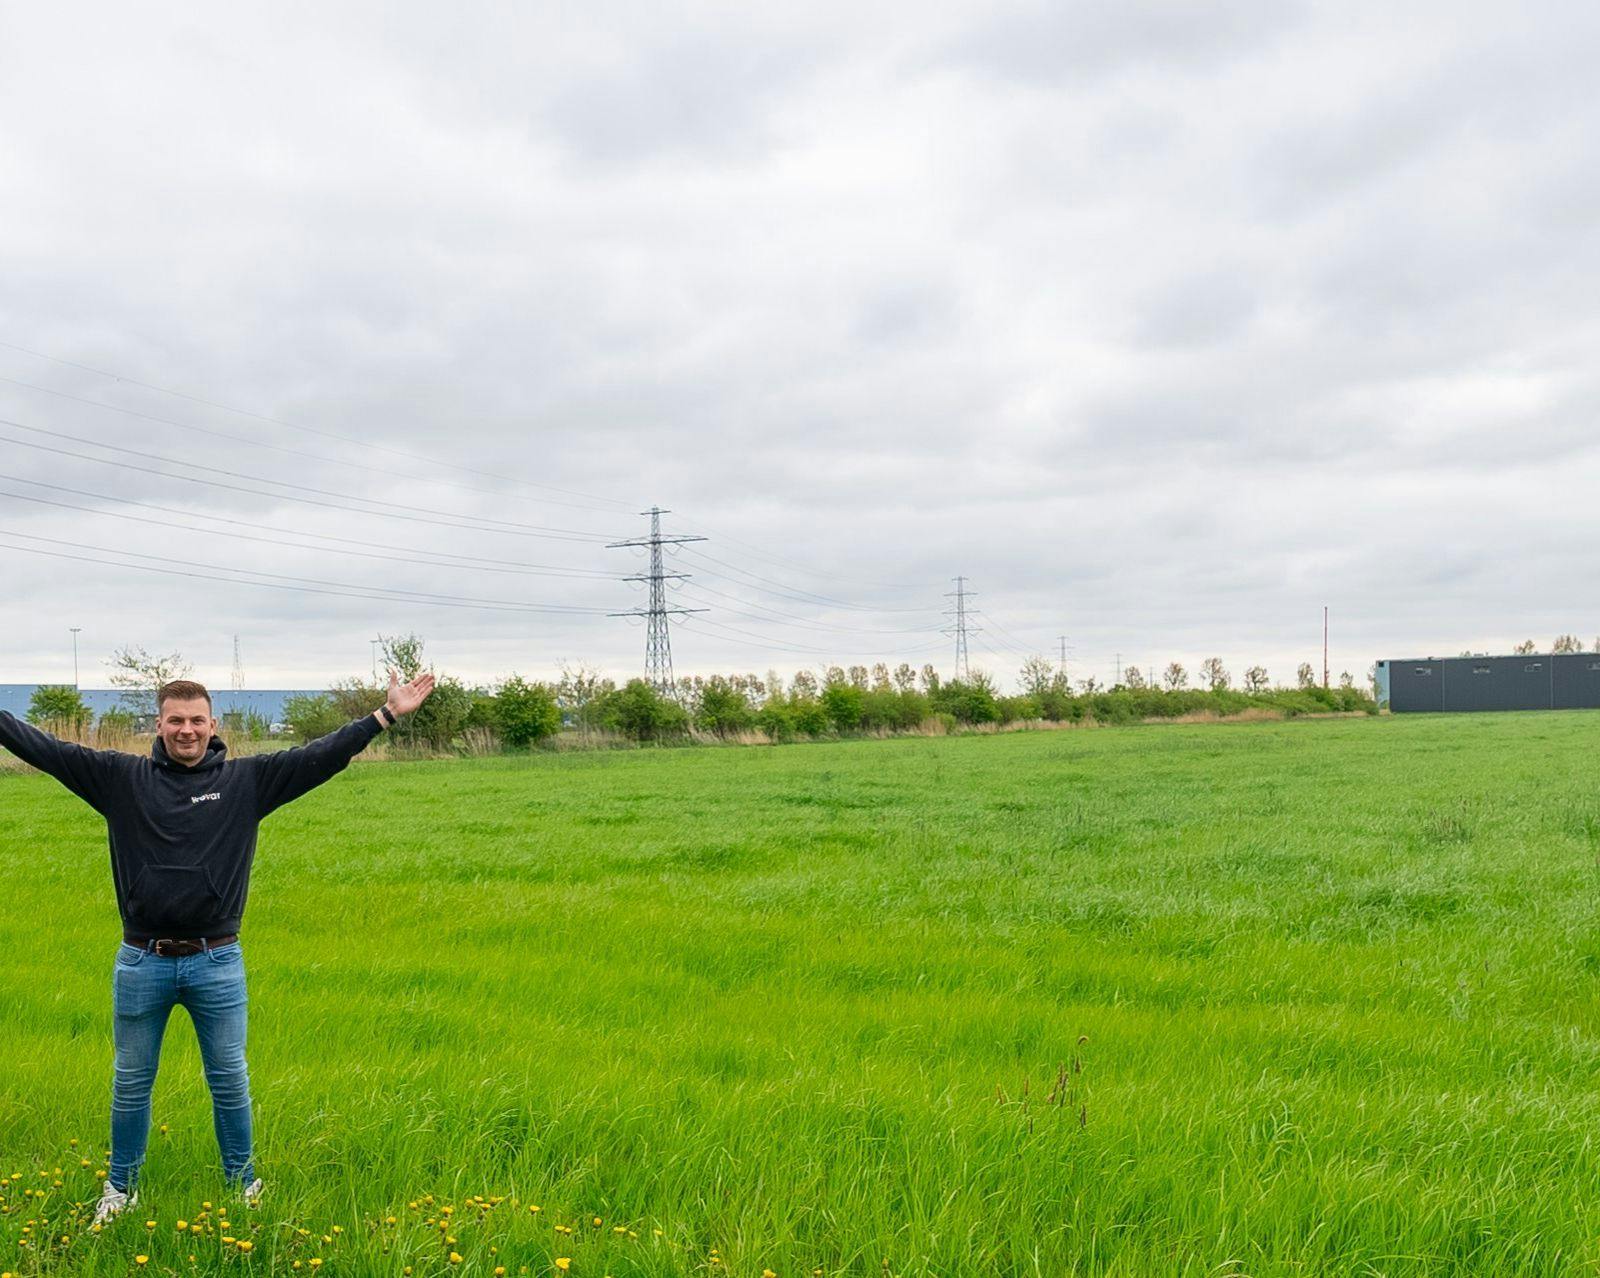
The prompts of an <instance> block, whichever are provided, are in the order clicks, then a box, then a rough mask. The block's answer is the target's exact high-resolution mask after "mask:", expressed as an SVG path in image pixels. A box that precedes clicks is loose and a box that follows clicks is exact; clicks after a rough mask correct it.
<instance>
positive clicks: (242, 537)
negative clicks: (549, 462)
mask: <svg viewBox="0 0 1600 1278" xmlns="http://www.w3.org/2000/svg"><path fill="white" fill-rule="evenodd" d="M0 478H8V476H3V475H0ZM23 482H24V483H26V482H28V481H26V480H24V481H23ZM0 497H10V498H12V499H13V500H15V501H26V502H32V503H34V504H36V505H41V506H56V507H59V508H60V509H62V510H75V511H78V512H80V513H82V514H85V515H95V516H98V517H102V518H106V519H126V520H131V521H132V522H134V523H139V524H148V525H150V526H152V527H156V528H171V529H174V530H175V531H178V532H191V533H200V534H202V535H204V536H206V537H227V538H230V539H232V540H235V541H252V542H259V543H262V544H265V545H268V546H286V547H288V548H289V549H291V550H311V551H317V552H319V553H322V554H336V555H350V556H353V557H355V558H359V559H380V560H384V561H386V562H389V563H397V564H416V565H418V566H420V567H424V568H453V569H455V570H457V571H461V572H494V573H506V574H513V575H518V576H528V577H559V578H580V579H585V580H600V581H617V580H620V578H618V577H616V576H614V575H613V574H611V573H603V572H589V571H586V570H584V569H581V568H546V567H541V566H537V565H531V564H530V565H528V566H525V567H524V566H521V565H518V566H513V567H500V566H497V565H493V564H477V563H448V562H443V561H441V560H437V559H417V558H415V557H412V556H408V555H386V554H379V553H376V552H374V551H370V550H347V549H343V548H336V549H332V550H330V549H328V548H326V547H322V546H308V545H306V544H305V543H303V542H297V541H284V540H282V539H280V538H277V537H258V536H253V535H251V534H250V533H236V532H228V531H226V530H225V529H221V528H202V527H197V526H195V525H194V524H176V523H173V522H171V521H170V520H166V519H146V518H144V517H143V516H140V515H129V514H124V513H123V512H122V511H117V510H96V509H95V508H94V507H93V506H78V505H75V504H73V503H72V502H65V501H51V500H50V498H48V497H30V496H28V494H27V493H12V492H6V491H5V490H4V489H0ZM230 522H232V521H230ZM366 544H374V543H366ZM424 553H428V552H424Z"/></svg>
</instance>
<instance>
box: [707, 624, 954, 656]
mask: <svg viewBox="0 0 1600 1278" xmlns="http://www.w3.org/2000/svg"><path fill="white" fill-rule="evenodd" d="M678 626H679V629H688V630H700V631H704V630H708V629H709V630H713V631H719V632H723V633H725V634H726V635H731V636H736V637H738V638H741V639H745V640H754V641H755V646H756V647H759V648H765V649H766V650H768V651H770V652H804V653H811V654H813V655H816V656H824V657H831V658H833V659H835V660H837V659H838V653H839V650H838V649H837V648H814V647H811V646H809V645H805V644H773V643H770V642H768V640H769V638H770V636H766V635H757V634H752V633H751V632H750V631H748V630H741V629H739V628H738V627H736V626H725V625H723V624H721V623H720V622H716V621H709V620H707V619H706V618H705V617H701V616H694V617H687V618H685V619H683V620H682V621H680V622H679V623H678ZM712 637H717V636H715V635H713V636H712ZM942 647H944V645H943V644H942V643H941V644H931V645H925V646H921V647H915V648H908V649H900V650H896V651H893V652H891V651H888V650H886V649H878V650H875V651H873V652H872V653H870V654H869V655H872V656H914V655H916V654H918V653H922V652H930V651H932V650H933V649H934V648H942Z"/></svg>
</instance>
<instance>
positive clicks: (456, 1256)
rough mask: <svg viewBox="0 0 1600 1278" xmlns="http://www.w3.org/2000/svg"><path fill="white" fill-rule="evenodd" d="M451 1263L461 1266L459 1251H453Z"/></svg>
mask: <svg viewBox="0 0 1600 1278" xmlns="http://www.w3.org/2000/svg"><path fill="white" fill-rule="evenodd" d="M450 1263H451V1264H452V1265H459V1264H460V1263H461V1253H460V1252H459V1251H452V1252H451V1253H450Z"/></svg>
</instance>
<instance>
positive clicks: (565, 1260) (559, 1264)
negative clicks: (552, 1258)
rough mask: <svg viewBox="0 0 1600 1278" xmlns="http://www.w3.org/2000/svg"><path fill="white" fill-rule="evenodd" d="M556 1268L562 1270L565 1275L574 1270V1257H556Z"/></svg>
mask: <svg viewBox="0 0 1600 1278" xmlns="http://www.w3.org/2000/svg"><path fill="white" fill-rule="evenodd" d="M556 1268H557V1269H559V1270H561V1272H562V1273H565V1272H566V1271H567V1270H569V1269H571V1268H572V1257H571V1256H557V1257H556Z"/></svg>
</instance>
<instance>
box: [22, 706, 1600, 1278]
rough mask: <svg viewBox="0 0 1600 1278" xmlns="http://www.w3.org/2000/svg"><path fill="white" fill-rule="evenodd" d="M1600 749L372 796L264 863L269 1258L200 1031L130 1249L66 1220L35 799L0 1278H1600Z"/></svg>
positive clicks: (655, 758) (92, 1030)
mask: <svg viewBox="0 0 1600 1278" xmlns="http://www.w3.org/2000/svg"><path fill="white" fill-rule="evenodd" d="M1597 738H1600V716H1597V715H1594V714H1585V713H1570V714H1559V715H1558V714H1539V715H1511V714H1507V715H1498V716H1481V717H1451V718H1426V717H1424V718H1409V719H1407V718H1398V719H1389V718H1384V719H1374V720H1368V719H1353V720H1337V721H1320V722H1311V721H1299V722H1287V723H1257V724H1242V725H1236V726H1235V725H1224V726H1216V725H1211V726H1203V725H1200V726H1167V727H1143V728H1130V729H1102V730H1080V731H1059V732H1039V733H1018V734H1010V735H1003V736H988V737H970V738H948V739H902V740H894V741H859V742H846V743H840V744H830V745H807V746H792V747H778V748H751V749H699V750H695V749H689V750H669V751H642V752H619V753H596V754H568V755H542V756H533V757H529V758H525V759H488V760H468V761H459V762H431V763H358V764H357V765H356V766H355V767H353V768H352V769H351V770H350V772H348V773H346V774H345V775H343V776H341V777H339V778H337V779H336V780H335V781H333V782H332V783H331V784H329V785H328V786H326V787H325V788H324V789H322V790H320V791H318V792H316V793H314V794H313V795H311V796H310V797H308V798H306V799H304V800H302V801H301V802H300V803H298V804H296V805H294V806H293V807H291V808H288V809H285V810H284V811H282V812H280V813H279V814H277V815H276V816H274V817H272V818H271V819H270V820H269V821H268V822H267V823H266V825H265V826H264V827H263V831H262V838H261V844H260V851H259V854H258V858H257V864H256V874H255V879H254V886H253V890H252V894H251V899H250V912H249V918H248V922H247V931H246V938H245V956H246V965H247V967H248V969H249V972H250V980H251V1002H252V1024H251V1055H250V1060H251V1067H252V1081H253V1091H254V1094H255V1099H256V1112H257V1119H256V1122H257V1138H258V1161H259V1163H260V1166H261V1172H262V1174H263V1175H264V1176H265V1177H266V1178H267V1180H268V1185H269V1196H268V1198H267V1199H266V1201H265V1202H263V1204H262V1205H261V1207H260V1208H259V1209H258V1210H254V1211H248V1212H247V1211H245V1210H243V1209H242V1208H238V1207H235V1208H234V1209H233V1211H232V1213H231V1214H230V1215H228V1216H227V1219H228V1221H229V1226H228V1228H227V1230H226V1233H227V1235H228V1236H229V1237H237V1238H242V1239H247V1240H249V1241H251V1242H252V1243H253V1250H252V1251H251V1252H250V1253H249V1254H248V1255H244V1254H241V1253H240V1252H239V1250H238V1249H237V1246H236V1245H234V1246H225V1245H224V1244H223V1243H222V1242H221V1237H222V1235H223V1233H224V1232H225V1231H224V1230H222V1229H221V1228H220V1227H219V1222H218V1210H217V1209H219V1208H222V1207H224V1206H225V1205H226V1200H225V1199H224V1198H223V1196H222V1185H221V1183H220V1172H219V1171H218V1170H217V1168H216V1147H215V1143H214V1140H213V1137H212V1134H211V1125H210V1110H209V1104H208V1101H207V1097H206V1094H205V1087H204V1083H203V1081H202V1078H201V1074H200V1066H199V1058H198V1053H197V1052H196V1050H195V1047H194V1039H193V1033H192V1030H191V1029H190V1027H189V1025H188V1022H187V1019H186V1018H185V1017H183V1016H182V1015H178V1016H175V1017H174V1020H173V1023H172V1027H171V1029H170V1030H169V1037H168V1044H167V1050H166V1053H165V1057H164V1060H163V1069H162V1075H161V1078H160V1080H159V1081H158V1083H157V1089H156V1122H157V1123H158V1124H162V1123H164V1124H166V1125H167V1127H168V1131H167V1133H166V1134H165V1135H155V1136H153V1138H152V1147H151V1159H150V1163H149V1164H148V1166H147V1169H146V1174H145V1180H144V1187H143V1188H144V1199H143V1201H142V1203H141V1205H140V1207H139V1208H138V1209H137V1211H136V1212H135V1213H134V1215H135V1217H136V1218H131V1219H130V1218H124V1219H123V1220H121V1221H119V1222H118V1223H117V1225H116V1227H115V1228H114V1229H113V1230H110V1231H108V1232H106V1233H105V1234H102V1235H99V1236H92V1235H89V1234H87V1233H85V1232H84V1230H83V1228H82V1226H81V1225H80V1224H76V1223H73V1221H72V1219H71V1213H72V1210H73V1207H72V1204H73V1203H74V1202H86V1201H89V1200H90V1199H92V1198H93V1197H94V1196H95V1195H96V1194H97V1192H98V1185H97V1182H96V1181H95V1180H94V1172H95V1169H97V1168H99V1167H102V1166H103V1165H104V1160H103V1155H104V1153H105V1145H104V1140H105V1130H106V1124H107V1108H108V1104H109V1080H110V1052H111V1047H110V982H111V965H112V958H113V952H114V949H115V943H116V939H117V934H118V927H117V922H116V916H115V907H114V904H113V900H112V894H111V886H110V876H109V872H108V869H107V854H106V850H105V840H104V834H103V829H102V827H101V825H100V823H99V821H98V818H96V817H95V816H94V814H93V813H91V812H90V811H89V810H88V809H87V808H85V807H83V806H82V805H81V804H79V803H78V802H77V801H76V800H74V799H72V798H71V797H70V796H69V795H68V794H67V793H66V792H65V791H64V790H61V789H60V788H59V787H57V786H56V785H55V784H54V783H53V782H50V781H48V780H46V779H44V778H41V777H37V776H28V777H4V778H0V821H3V825H0V944H3V947H4V955H5V961H4V963H3V965H0V1176H12V1174H13V1173H15V1174H16V1175H15V1176H14V1177H13V1178H12V1180H11V1181H10V1188H9V1189H7V1190H6V1191H5V1194H6V1201H5V1203H4V1204H3V1206H0V1270H4V1271H7V1272H12V1273H16V1274H19V1275H20V1274H33V1273H36V1272H45V1271H71V1272H82V1273H100V1274H113V1273H114V1274H125V1273H129V1272H132V1271H135V1270H140V1271H142V1272H150V1273H167V1272H175V1273H178V1274H189V1273H208V1274H209V1273H217V1272H228V1273H233V1274H249V1273H259V1274H266V1273H268V1272H271V1273H274V1274H278V1273H294V1272H296V1270H295V1266H296V1263H297V1262H298V1263H299V1265H300V1268H299V1270H298V1272H299V1273H300V1274H301V1275H302V1276H303V1278H309V1275H310V1274H311V1273H313V1272H316V1273H320V1274H323V1275H345V1274H387V1275H401V1274H402V1273H403V1272H406V1269H405V1267H407V1266H410V1272H411V1273H412V1274H413V1275H414V1276H415V1278H422V1276H423V1275H435V1274H442V1273H445V1272H446V1271H451V1272H460V1273H471V1274H480V1275H490V1274H492V1273H493V1271H494V1270H495V1267H496V1266H503V1267H504V1268H505V1270H506V1272H507V1273H508V1274H509V1275H517V1274H519V1273H521V1272H523V1271H524V1269H526V1271H527V1272H529V1273H532V1274H535V1275H546V1274H550V1273H553V1272H555V1271H556V1264H557V1258H562V1259H569V1260H570V1272H571V1273H573V1274H577V1275H582V1276H587V1275H595V1276H597V1278H598V1276H599V1275H605V1274H611V1275H614V1276H615V1278H623V1276H624V1275H643V1274H650V1275H667V1274H691V1273H692V1274H710V1273H728V1274H733V1275H748V1276H751V1278H755V1276H757V1275H760V1274H761V1273H762V1272H763V1270H771V1271H773V1272H775V1273H777V1274H779V1275H782V1276H783V1278H791V1276H795V1275H809V1274H813V1273H814V1272H819V1271H820V1272H821V1273H823V1274H827V1275H834V1274H855V1275H880V1274H884V1273H888V1274H894V1275H901V1274H907V1275H909V1274H941V1275H967V1274H1039V1275H1051V1276H1054V1275H1064V1274H1119V1275H1166V1274H1186V1275H1197V1276H1198V1275H1224V1274H1252V1275H1261V1276H1265V1275H1290V1274H1293V1275H1328V1274H1390V1275H1414V1274H1473V1275H1512V1274H1515V1275H1536V1274H1569V1273H1592V1272H1594V1271H1595V1269H1596V1267H1597V1266H1600V1192H1597V1191H1600V1143H1597V1140H1596V1135H1597V1133H1600V1086H1597V1084H1600V918H1597V910H1596V903H1597V895H1600V861H1597V856H1600V793H1597V788H1596V777H1595V768H1594V762H1595V744H1596V740H1597ZM74 1140H76V1141H77V1142H78V1146H77V1147H76V1148H74V1147H72V1146H71V1145H70V1144H69V1142H71V1141H74ZM80 1155H81V1156H84V1157H86V1158H87V1159H88V1161H89V1162H90V1163H91V1166H90V1167H89V1168H87V1169H86V1168H83V1167H81V1166H80V1165H79V1162H80ZM57 1168H60V1169H61V1171H60V1173H59V1174H58V1173H57V1172H56V1170H55V1169H57ZM41 1173H42V1174H41ZM57 1180H59V1181H61V1187H60V1188H55V1187H54V1183H55V1181H57ZM27 1190H34V1191H36V1192H38V1193H42V1194H43V1197H42V1198H37V1197H34V1196H31V1195H27V1194H25V1191H27ZM496 1198H499V1199H501V1201H499V1202H498V1203H495V1202H494V1199H496ZM480 1199H481V1200H482V1201H479V1200H480ZM203 1201H211V1202H213V1204H214V1207H213V1210H212V1211H211V1212H210V1213H207V1214H206V1215H205V1216H204V1217H203V1219H202V1220H201V1222H200V1223H201V1225H202V1232H201V1233H200V1234H194V1233H192V1232H186V1233H185V1234H183V1235H182V1236H180V1235H179V1234H178V1233H177V1229H176V1222H177V1221H178V1220H180V1219H182V1220H185V1221H186V1222H191V1223H192V1222H194V1221H195V1220H196V1218H197V1216H199V1215H200V1213H201V1211H202V1208H201V1203H202V1202H203ZM446 1206H448V1207H450V1208H451V1209H452V1210H451V1211H450V1212H449V1213H445V1212H444V1208H445V1207H446ZM533 1207H537V1208H539V1210H538V1211H534V1210H531V1209H532V1208H533ZM390 1217H392V1218H393V1223H389V1220H388V1218H390ZM147 1220H153V1221H155V1222H156V1223H155V1227H154V1228H153V1229H147V1228H146V1225H145V1222H146V1221H147ZM441 1220H443V1221H444V1222H445V1228H444V1229H443V1230H441V1228H440V1227H439V1222H440V1221H441ZM29 1221H32V1222H35V1223H34V1224H33V1225H32V1232H31V1233H25V1232H24V1230H25V1229H27V1228H29V1226H28V1222H29ZM334 1226H338V1227H339V1232H337V1233H336V1232H334ZM558 1226H559V1227H560V1228H558ZM302 1229H303V1230H306V1231H308V1232H306V1233H301V1232H298V1231H299V1230H302ZM569 1229H570V1231H571V1232H570V1233H568V1232H564V1230H569ZM62 1236H65V1237H67V1238H68V1239H69V1240H70V1241H69V1242H67V1243H65V1244H63V1243H62V1242H60V1238H61V1237H62ZM23 1239H27V1240H29V1241H28V1242H27V1244H26V1245H19V1243H20V1242H21V1240H23ZM447 1239H453V1240H454V1241H453V1242H448V1241H446V1240H447ZM452 1251H453V1252H455V1253H456V1254H457V1255H459V1256H460V1257H461V1260H460V1262H459V1263H458V1264H452V1263H451V1261H450V1257H449V1253H450V1252H452ZM136 1255H145V1256H147V1257H148V1261H147V1263H146V1264H145V1265H144V1266H142V1267H141V1266H139V1265H138V1264H137V1262H136V1260H135V1257H136ZM191 1256H193V1257H194V1260H193V1261H191V1260H190V1257H191ZM313 1259H317V1260H320V1261H321V1262H322V1264H321V1265H320V1266H312V1265H311V1261H312V1260H313Z"/></svg>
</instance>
